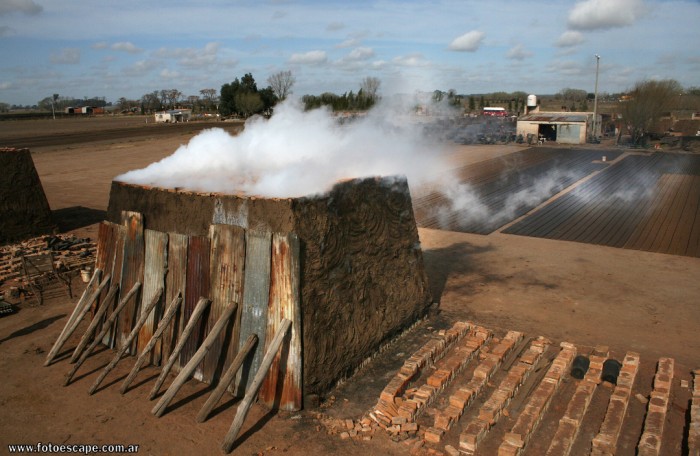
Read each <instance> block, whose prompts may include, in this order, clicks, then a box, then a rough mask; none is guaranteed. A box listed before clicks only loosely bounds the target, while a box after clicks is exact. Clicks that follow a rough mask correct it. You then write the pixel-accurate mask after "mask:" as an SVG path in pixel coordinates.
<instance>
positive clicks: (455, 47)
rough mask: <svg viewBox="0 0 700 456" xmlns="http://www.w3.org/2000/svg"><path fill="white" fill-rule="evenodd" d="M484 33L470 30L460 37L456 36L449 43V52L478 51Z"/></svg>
mask: <svg viewBox="0 0 700 456" xmlns="http://www.w3.org/2000/svg"><path fill="white" fill-rule="evenodd" d="M484 35H485V34H484V32H480V31H478V30H472V31H471V32H467V33H465V34H464V35H462V36H458V37H457V38H455V39H454V40H452V42H451V43H450V50H452V51H459V52H474V51H476V50H477V49H479V46H481V42H482V41H483V39H484Z"/></svg>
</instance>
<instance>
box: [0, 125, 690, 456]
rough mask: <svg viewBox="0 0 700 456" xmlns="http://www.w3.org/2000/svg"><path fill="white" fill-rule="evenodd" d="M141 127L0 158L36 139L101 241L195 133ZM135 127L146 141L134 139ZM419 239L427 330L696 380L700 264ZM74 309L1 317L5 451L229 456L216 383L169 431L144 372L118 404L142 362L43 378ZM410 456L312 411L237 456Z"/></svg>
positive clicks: (256, 416)
mask: <svg viewBox="0 0 700 456" xmlns="http://www.w3.org/2000/svg"><path fill="white" fill-rule="evenodd" d="M141 122H142V119H141V120H140V121H139V122H138V125H136V124H134V125H129V126H128V128H127V129H126V130H125V129H124V128H122V126H120V127H119V128H118V129H114V130H113V131H110V129H109V128H107V127H104V126H103V127H102V130H104V132H103V133H102V134H101V135H97V139H94V138H95V137H93V136H91V137H90V138H92V139H90V140H89V141H88V142H84V141H83V140H82V139H80V135H81V131H82V130H81V128H82V127H83V126H84V125H82V126H78V127H76V126H75V125H74V124H70V126H68V124H66V125H67V126H66V129H67V131H68V132H69V133H71V134H73V135H74V136H73V139H72V140H70V141H69V140H66V141H59V144H54V145H52V144H51V143H50V141H48V139H46V138H45V137H48V136H50V135H55V134H58V133H60V131H61V128H60V127H57V125H58V122H57V123H56V124H54V123H51V122H47V124H48V125H44V123H40V122H27V123H26V125H21V126H20V127H21V128H22V129H24V128H28V130H26V131H27V132H28V133H22V131H23V130H21V129H20V127H18V126H17V125H14V126H11V128H10V126H8V125H6V124H5V125H3V124H4V122H0V146H5V145H21V144H24V143H27V144H28V143H29V139H31V138H34V141H35V142H34V143H33V144H34V146H33V147H32V153H33V158H34V162H35V165H36V168H37V171H38V172H39V175H40V178H41V180H42V183H43V186H44V190H45V193H46V195H47V197H48V200H49V204H50V206H51V208H52V209H53V210H54V211H56V212H57V216H58V217H59V219H61V220H60V221H59V223H60V225H61V226H63V227H64V229H66V228H67V229H75V231H76V232H77V233H79V235H81V236H91V237H93V238H94V237H96V233H97V231H96V227H95V225H94V224H95V223H96V222H98V221H99V220H101V219H102V216H103V215H104V211H105V210H106V207H107V203H108V198H109V186H110V183H111V180H112V178H113V177H114V176H116V175H118V174H120V173H123V172H125V171H128V170H131V169H135V168H140V167H143V166H145V165H147V164H149V163H151V162H153V161H156V160H158V159H160V158H163V157H164V156H167V155H169V154H170V153H172V152H173V151H174V150H175V149H176V148H177V147H178V146H179V145H180V144H183V143H186V142H187V141H188V140H189V138H190V137H191V136H192V135H193V134H195V133H196V132H195V131H193V130H189V131H188V130H176V129H173V130H171V131H170V133H169V134H157V135H141V130H142V129H144V128H146V127H145V125H144V126H143V127H142V126H141ZM30 124H31V125H30ZM144 124H145V122H144ZM107 125H109V124H107ZM56 128H58V130H55V129H56ZM149 128H150V127H149ZM232 128H235V127H232ZM96 129H97V130H100V128H96ZM128 129H131V130H133V131H138V132H139V133H137V134H134V135H129V134H128ZM37 132H46V133H40V135H42V134H43V135H44V139H42V137H41V136H39V137H37ZM23 138H24V139H23ZM37 138H38V139H37ZM23 141H24V142H23ZM8 143H9V144H8ZM490 153H493V154H501V153H506V152H504V149H502V148H499V146H488V147H487V148H486V149H484V148H483V147H481V148H472V149H470V148H469V147H467V146H460V147H458V148H457V149H456V150H455V154H454V158H455V161H460V162H462V164H464V163H467V162H469V161H477V160H481V159H484V158H487V157H489V156H490V155H489V154H490ZM419 231H420V237H421V242H422V246H423V251H424V258H425V263H426V268H427V271H428V276H429V280H430V286H431V289H432V291H433V294H434V297H435V299H436V300H439V302H440V305H439V312H437V314H436V315H434V316H433V317H432V319H434V320H435V321H432V320H429V321H428V322H427V323H425V324H426V325H432V324H438V323H439V321H443V322H444V321H450V320H454V319H458V318H459V319H463V318H470V319H473V320H474V321H476V322H478V323H480V324H483V325H485V326H487V327H490V328H494V329H496V328H507V329H516V330H520V331H525V332H527V333H530V334H533V335H545V336H548V337H551V338H552V339H553V340H557V341H560V340H567V341H569V342H573V343H576V344H580V345H583V346H594V345H598V344H605V345H609V346H610V348H611V350H613V351H616V352H618V353H620V352H622V353H624V351H626V350H634V351H638V352H640V353H641V355H642V360H643V361H644V360H649V362H650V363H655V360H656V359H658V357H660V356H671V357H674V358H675V359H676V362H677V367H676V370H677V372H680V373H681V374H682V375H683V376H684V378H689V372H690V370H691V369H693V368H697V367H700V366H699V365H700V358H699V357H698V353H700V341H699V339H698V337H697V334H698V328H699V322H700V307H698V305H697V302H698V297H699V296H700V281H699V280H698V277H700V259H697V258H688V257H677V256H671V255H664V254H655V253H647V252H638V251H631V250H622V249H612V248H607V247H601V246H595V245H585V244H578V243H571V242H562V241H551V240H545V239H535V238H526V237H519V236H511V235H504V234H499V233H495V234H492V235H489V236H479V235H471V234H463V233H454V232H443V231H436V230H428V229H420V230H419ZM76 286H77V284H76ZM72 305H73V303H71V302H70V301H69V300H68V299H67V298H62V297H59V298H56V299H54V300H52V301H50V302H48V303H47V304H45V305H44V306H42V307H32V306H31V305H29V303H24V304H22V305H21V306H20V311H19V312H18V313H16V314H14V315H11V316H8V317H3V318H0V353H2V355H1V356H0V371H1V372H3V380H2V387H1V388H0V422H2V423H3V426H2V428H1V429H0V448H3V450H0V452H4V451H5V450H4V448H5V445H6V444H8V443H36V442H52V443H56V444H60V443H65V442H68V443H125V444H128V443H138V444H140V445H141V451H140V454H219V445H220V442H221V441H222V439H223V436H224V435H225V433H226V430H227V429H228V427H229V425H230V423H231V421H232V419H233V415H234V413H235V412H234V407H231V405H234V404H235V401H233V400H228V401H227V402H225V403H224V404H223V405H221V406H220V407H219V408H218V409H217V410H216V414H215V416H214V417H213V418H211V419H210V420H209V421H208V422H207V423H205V424H202V425H197V424H196V423H195V422H194V416H195V415H196V413H197V411H198V410H199V408H200V407H201V405H202V404H203V403H204V401H205V400H206V397H207V396H206V393H207V392H208V390H207V387H206V385H202V384H198V383H196V382H193V381H190V382H188V383H187V384H186V386H185V388H184V389H183V391H181V392H180V394H178V398H184V399H176V401H175V404H174V406H171V407H170V409H169V412H168V413H166V415H165V416H164V417H163V418H161V419H157V418H155V417H153V416H152V415H151V414H150V409H151V408H152V406H153V403H152V402H149V401H148V399H147V395H148V391H149V390H150V387H151V384H152V381H153V379H154V375H157V372H158V371H157V370H155V369H152V368H151V369H146V370H145V371H144V372H142V373H141V374H140V375H139V377H138V379H137V381H136V382H135V385H136V386H135V387H134V388H133V389H132V390H131V391H129V392H128V393H127V394H126V395H125V396H120V395H119V392H118V387H117V382H119V381H121V379H123V378H124V377H125V376H126V374H127V373H128V371H129V369H130V367H131V364H132V363H128V362H122V363H120V365H119V366H118V367H117V369H116V371H115V372H113V373H112V374H111V375H110V376H109V377H108V379H107V380H106V382H105V383H104V384H103V386H102V388H101V389H100V390H99V391H98V392H97V393H96V394H95V395H94V396H88V394H87V389H88V387H89V386H90V384H91V383H92V381H93V380H94V378H95V376H96V375H97V372H98V371H99V369H101V367H102V366H104V365H105V364H107V362H108V361H109V359H110V358H111V354H110V352H109V351H107V350H105V351H102V352H100V353H99V354H98V355H97V356H93V357H92V358H90V360H89V361H88V362H87V363H86V366H85V367H84V368H82V369H81V371H79V373H78V376H77V379H76V381H75V382H74V383H73V384H72V385H70V386H69V387H63V386H61V385H62V384H63V381H62V380H63V375H64V374H65V373H66V372H67V371H68V370H69V367H68V366H69V365H68V363H67V361H66V360H65V359H62V360H61V361H59V362H57V363H55V364H53V365H52V366H50V367H48V368H45V367H42V364H43V361H44V359H45V356H46V352H47V351H48V350H49V349H50V348H51V345H52V344H53V342H54V340H55V339H56V337H57V336H58V334H59V333H60V331H61V329H62V328H63V325H64V324H65V321H66V319H67V317H68V315H69V314H70V312H71V310H72ZM78 332H80V330H79V331H78ZM75 342H76V340H75V339H73V340H72V342H69V343H68V344H67V345H66V347H68V348H70V347H74V346H75ZM646 369H648V370H649V369H653V366H651V364H649V365H648V366H646ZM370 372H372V371H370ZM383 374H385V373H382V375H383ZM391 374H392V375H393V372H392V373H391ZM364 375H368V374H367V371H365V374H364ZM377 375H379V374H377ZM651 375H653V373H652V374H651ZM350 383H352V382H350ZM379 383H381V382H379ZM346 391H347V390H346ZM350 391H352V389H350ZM338 397H339V398H340V397H341V394H340V393H339V394H338ZM368 397H369V398H370V399H367V398H368ZM377 397H378V392H376V394H375V392H373V391H369V392H365V394H364V395H363V397H361V398H358V401H359V402H367V403H371V402H372V400H374V401H376V398H377ZM346 399H347V401H346V402H348V403H350V402H352V401H353V398H352V397H349V398H347V397H346ZM339 401H340V402H341V404H340V405H341V407H340V408H341V409H342V405H343V404H342V400H340V399H339ZM407 450H408V448H407V447H406V446H404V445H397V444H395V443H393V442H391V441H389V439H388V438H387V437H386V436H384V435H383V434H381V433H377V434H376V435H375V438H373V439H372V440H371V441H369V442H356V441H342V440H340V439H339V438H338V437H337V436H328V435H326V433H325V429H324V428H323V427H322V426H321V425H320V423H319V421H318V419H317V411H314V410H310V411H304V412H302V413H300V414H291V415H290V414H284V413H279V414H271V413H268V412H267V411H265V410H264V409H263V408H261V407H258V406H255V407H253V409H252V412H251V414H250V415H249V417H248V420H247V421H246V424H245V426H244V428H243V432H242V438H241V439H240V443H239V446H238V447H237V449H236V454H256V453H262V454H278V453H283V452H284V453H286V454H304V455H308V454H357V453H359V452H364V453H367V454H406V453H407Z"/></svg>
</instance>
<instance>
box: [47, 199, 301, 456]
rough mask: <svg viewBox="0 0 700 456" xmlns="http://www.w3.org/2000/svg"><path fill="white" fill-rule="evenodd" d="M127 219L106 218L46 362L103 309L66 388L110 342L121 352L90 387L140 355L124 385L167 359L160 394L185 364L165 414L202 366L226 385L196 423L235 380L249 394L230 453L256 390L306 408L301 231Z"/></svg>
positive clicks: (158, 409) (266, 401) (270, 400)
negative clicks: (197, 232)
mask: <svg viewBox="0 0 700 456" xmlns="http://www.w3.org/2000/svg"><path fill="white" fill-rule="evenodd" d="M122 221H123V223H122V224H121V225H117V224H113V223H109V222H103V223H102V224H101V226H100V234H99V239H98V250H97V259H96V269H95V272H94V274H93V276H92V279H91V280H90V283H89V284H88V286H87V288H86V290H85V292H84V293H83V296H82V297H81V298H80V300H79V301H78V303H77V304H76V306H75V309H74V311H73V314H72V315H71V316H70V318H69V319H68V322H67V323H66V325H65V328H64V329H63V331H62V333H61V334H60V335H59V337H58V339H57V340H56V343H55V344H54V346H53V348H52V349H51V351H50V352H49V354H48V356H47V359H46V363H45V365H47V366H48V365H50V364H51V362H52V361H53V360H54V358H55V357H56V356H57V355H58V353H59V351H60V350H61V348H62V347H63V346H64V344H65V343H66V341H67V340H68V339H69V338H70V337H71V335H72V334H73V333H74V332H75V331H76V329H77V328H78V326H79V325H80V322H81V321H82V320H83V319H84V317H85V316H86V315H87V314H88V313H91V315H92V320H91V321H90V323H89V325H88V327H87V329H86V330H85V333H84V334H83V335H82V337H81V339H80V341H79V342H78V344H77V346H76V347H75V349H74V350H73V353H72V356H71V357H70V362H72V363H75V364H74V365H73V367H72V369H71V371H70V372H69V373H68V374H67V375H66V380H65V386H67V385H69V384H70V383H71V380H72V379H73V377H74V376H75V374H76V372H77V371H78V369H79V368H80V367H81V366H82V364H83V363H84V362H85V361H86V360H87V358H88V357H89V356H90V355H91V354H92V353H93V351H94V350H95V348H96V347H97V345H99V344H101V343H103V344H105V345H107V346H110V347H114V348H115V349H116V352H115V354H114V357H113V359H112V361H111V362H110V363H109V364H108V365H107V366H106V367H105V368H104V369H103V370H102V372H101V373H100V374H99V375H98V377H97V378H96V379H95V381H94V383H93V384H92V386H91V387H90V389H89V394H94V393H95V392H97V390H98V388H99V386H100V384H101V383H102V381H103V380H104V379H105V378H106V376H107V375H108V374H109V373H110V371H111V370H112V369H113V368H114V367H115V366H116V365H117V363H118V362H119V361H120V360H122V359H123V358H122V357H123V356H124V355H125V354H133V355H138V357H137V358H136V359H135V363H134V365H133V368H132V370H131V373H130V374H129V376H128V377H127V378H126V379H125V381H124V382H123V383H122V385H121V390H120V391H121V393H122V394H125V393H126V392H127V391H128V389H129V385H130V384H131V382H132V381H133V380H134V379H135V378H136V376H137V375H138V372H139V370H140V369H141V367H143V366H144V365H145V364H146V363H150V364H152V365H154V366H158V365H162V367H161V373H160V376H159V378H158V379H157V380H156V382H155V384H154V385H153V388H152V390H151V393H150V399H151V400H153V399H155V398H157V397H158V396H159V391H160V389H161V386H162V385H163V383H164V382H165V381H166V380H167V378H168V374H169V373H170V372H171V371H172V370H173V369H179V373H178V375H177V377H176V378H175V379H174V381H173V382H172V384H171V385H170V386H169V387H168V388H167V390H166V391H165V393H164V394H163V395H162V396H160V398H159V400H158V402H157V404H156V405H155V407H154V408H153V410H152V413H153V414H154V415H155V416H157V417H160V416H162V415H163V414H164V413H165V412H166V409H167V407H168V405H169V404H170V403H171V402H172V400H173V398H174V397H175V395H176V394H177V393H178V391H179V390H180V388H181V387H182V386H183V384H184V383H185V382H186V381H187V380H188V379H189V378H190V376H192V375H194V377H195V378H197V379H198V380H202V381H204V382H206V383H211V384H216V387H215V389H214V390H213V391H212V393H211V394H210V397H209V399H208V400H207V401H206V404H205V405H204V406H203V408H202V410H201V411H200V413H199V414H198V415H197V417H196V421H197V422H200V423H201V422H203V421H205V420H206V419H207V417H208V416H209V414H210V413H211V411H212V410H213V409H214V408H215V407H216V405H217V403H218V402H219V401H220V399H221V397H222V396H223V394H224V393H225V392H226V391H227V390H228V391H229V392H232V393H234V394H235V395H237V396H242V397H243V400H242V401H241V403H240V405H239V406H238V409H237V413H236V416H235V418H234V420H233V423H232V425H231V429H230V430H229V433H228V434H227V435H226V437H225V439H224V443H223V445H222V448H223V449H224V450H225V451H226V452H230V451H231V450H232V448H233V445H234V442H235V439H236V437H237V435H238V433H239V431H240V429H241V427H242V425H243V422H244V420H245V417H246V415H247V412H248V410H249V409H250V407H251V406H252V404H253V401H254V400H255V399H256V398H257V400H258V402H260V403H262V404H263V405H265V406H268V407H276V408H281V409H285V410H299V409H300V408H301V400H302V398H301V365H302V364H301V362H302V361H301V342H300V337H299V336H300V329H301V321H300V318H301V317H300V315H301V312H300V308H299V306H300V301H299V240H298V238H297V236H296V235H295V234H293V233H287V234H280V233H270V232H254V231H248V230H245V229H243V228H241V227H237V226H232V225H212V226H211V229H210V232H209V236H188V235H183V234H177V233H162V232H158V231H154V230H149V229H144V224H143V217H142V215H141V214H139V213H136V212H124V213H123V214H122Z"/></svg>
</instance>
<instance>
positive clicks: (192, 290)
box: [180, 236, 210, 380]
mask: <svg viewBox="0 0 700 456" xmlns="http://www.w3.org/2000/svg"><path fill="white" fill-rule="evenodd" d="M209 253H210V242H209V238H208V237H206V236H190V238H189V242H188V246H187V278H186V284H185V290H186V291H185V315H184V316H185V321H188V320H189V319H190V316H191V315H192V312H193V311H194V308H195V306H196V305H197V302H198V301H199V298H200V297H205V298H208V297H209V268H210V266H209ZM206 323H207V317H206V314H205V316H204V317H203V318H202V320H201V323H200V324H198V325H197V326H196V327H195V329H194V330H193V331H192V334H191V335H190V337H189V339H188V340H187V342H186V343H185V346H184V348H183V349H182V353H180V366H184V365H186V364H187V362H188V361H189V360H190V358H192V356H193V355H194V354H195V353H196V352H197V349H198V348H199V344H200V343H201V342H202V340H203V338H204V331H205V329H206ZM194 377H195V378H196V379H198V380H201V379H202V369H201V366H200V367H199V368H198V369H197V370H196V371H195V374H194Z"/></svg>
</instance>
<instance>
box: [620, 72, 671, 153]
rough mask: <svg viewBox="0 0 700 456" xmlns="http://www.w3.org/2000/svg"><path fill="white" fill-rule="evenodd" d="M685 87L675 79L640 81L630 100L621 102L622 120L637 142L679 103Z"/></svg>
mask: <svg viewBox="0 0 700 456" xmlns="http://www.w3.org/2000/svg"><path fill="white" fill-rule="evenodd" d="M682 92H683V88H682V87H681V85H680V84H679V83H678V81H675V80H673V79H664V80H660V81H642V82H638V83H637V84H636V85H635V86H634V88H633V89H632V91H631V92H630V93H629V100H627V101H623V102H621V103H620V112H621V113H622V121H623V122H624V123H625V125H626V127H627V131H628V132H629V134H630V135H631V136H632V141H634V143H635V144H639V143H641V142H642V141H643V140H644V138H645V137H646V136H647V135H648V134H649V133H650V132H652V131H654V129H655V128H656V127H657V124H658V122H659V119H660V118H661V116H662V115H663V114H665V113H668V112H669V111H670V110H671V109H673V107H674V106H675V105H676V104H677V103H678V98H679V95H680V94H681V93H682Z"/></svg>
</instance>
